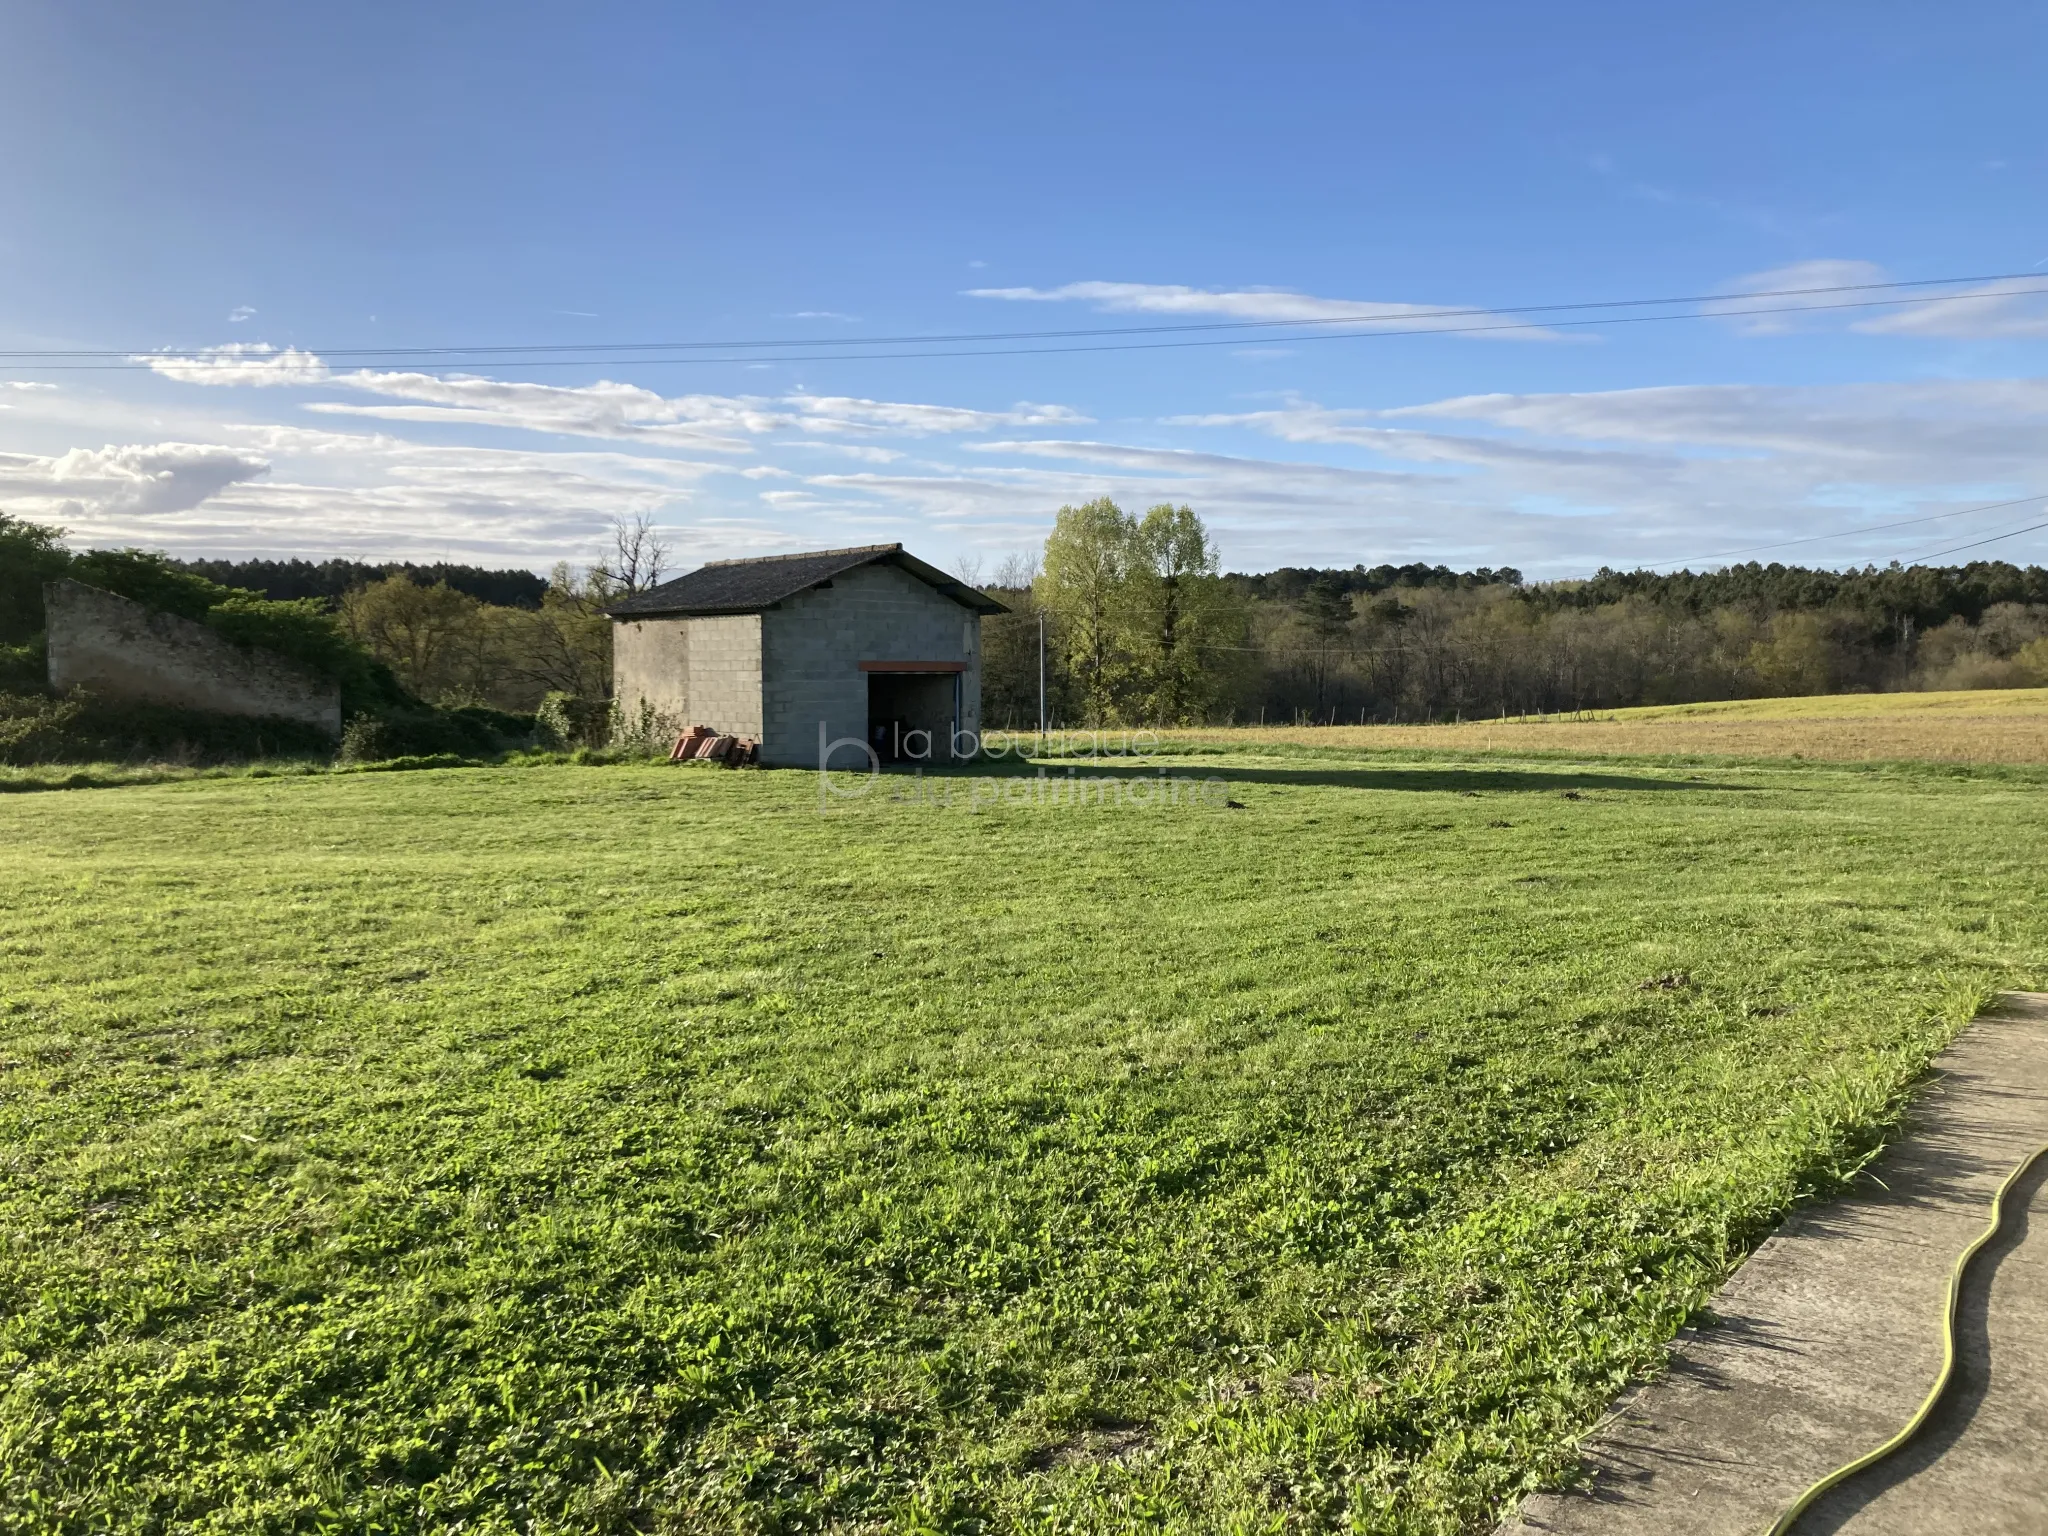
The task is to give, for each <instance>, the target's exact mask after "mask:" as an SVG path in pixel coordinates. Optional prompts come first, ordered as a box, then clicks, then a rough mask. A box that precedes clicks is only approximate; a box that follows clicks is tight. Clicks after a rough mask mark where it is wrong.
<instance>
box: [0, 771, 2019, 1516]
mask: <svg viewBox="0 0 2048 1536" xmlns="http://www.w3.org/2000/svg"><path fill="white" fill-rule="evenodd" d="M1205 763H1206V766H1203V767H1202V768H1200V769H1198V770H1195V771H1199V772H1203V773H1214V772H1219V771H1220V772H1223V773H1226V774H1228V775H1229V776H1230V780H1231V783H1230V789H1229V793H1230V794H1231V795H1232V796H1234V797H1235V798H1236V799H1237V800H1238V801H1239V802H1241V808H1225V807H1221V806H1216V805H1212V804H1206V803H1198V804H1195V805H1181V806H1168V807H1156V806H1154V807H1144V806H1138V805H1132V804H1122V805H1118V804H1111V805H1085V806H1080V807H1076V806H1070V805H1068V806H1053V805H1039V804H1036V803H1024V804H1009V803H1005V804H1001V805H996V804H990V803H984V804H982V805H981V807H980V808H979V809H973V808H970V806H971V804H972V802H971V799H970V792H971V791H972V789H973V786H974V782H975V781H965V780H963V781H955V783H954V786H953V787H954V790H955V794H954V803H953V804H952V805H950V806H948V805H945V804H943V803H932V802H930V801H923V802H920V801H916V800H912V801H904V802H896V801H891V800H889V799H888V798H886V796H884V795H880V794H878V795H876V796H874V797H871V798H869V799H866V800H845V801H836V800H835V801H833V802H831V803H830V804H829V805H828V806H827V808H826V810H825V812H824V813H823V814H821V811H820V800H819V794H818V785H817V781H816V777H815V776H814V775H807V774H802V773H731V772H720V771H717V770H699V769H688V768H684V769H673V768H656V767H645V768H639V767H606V768H596V767H527V768H505V769H494V770H457V771H444V772H415V773H393V774H353V775H313V776H306V777H296V778H275V779H262V778H217V779H195V780H190V781H186V782H178V783H166V784H158V785H152V786H143V787H133V788H120V789H93V790H78V791H71V792H51V793H29V794H11V795H6V796H4V797H0V848H4V849H5V850H6V853H5V857H4V859H0V1135H4V1148H5V1164H4V1175H0V1223H4V1236H5V1246H4V1257H0V1530H5V1531H9V1532H12V1531H30V1530H36V1531H40V1530H64V1531H89V1530H117V1531H121V1532H146V1531H179V1532H187V1531H207V1532H212V1531H237V1532H240V1531H307V1532H311V1531H348V1532H371V1531H379V1532H402V1531H440V1530H452V1529H460V1530H462V1531H465V1532H501V1531H531V1532H561V1533H565V1536H567V1533H578V1536H581V1533H592V1532H607V1531H620V1532H625V1531H636V1530H663V1531H668V1530H674V1531H684V1530H688V1531H696V1530H712V1531H750V1532H783V1531H800V1530H819V1529H829V1530H844V1531H853V1530H873V1531H880V1530H948V1531H954V1530H957V1531H986V1532H1008V1531H1044V1532H1052V1531H1070V1530H1089V1531H1104V1532H1108V1531H1123V1530H1129V1529H1133V1528H1153V1527H1157V1528H1163V1529H1173V1530H1181V1531H1203V1532H1207V1531H1263V1530H1282V1529H1286V1530H1333V1529H1361V1530H1371V1531H1441V1532H1451V1531H1477V1530H1483V1529H1485V1528H1486V1526H1487V1524H1488V1522H1489V1521H1490V1520H1491V1519H1492V1518H1494V1516H1495V1515H1496V1514H1497V1513H1498V1512H1499V1511H1500V1510H1501V1509H1502V1508H1503V1507H1504V1505H1505V1504H1506V1502H1508V1501H1509V1500H1511V1499H1512V1497H1513V1496H1514V1495H1515V1494H1516V1493H1517V1491H1518V1490H1520V1489H1522V1488H1525V1487H1528V1486H1532V1485H1533V1484H1534V1483H1536V1482H1537V1481H1539V1480H1542V1479H1546V1478H1549V1479H1554V1478H1556V1477H1557V1476H1559V1475H1560V1474H1561V1473H1562V1472H1563V1471H1564V1470H1565V1469H1567V1468H1568V1467H1569V1466H1570V1465H1571V1463H1572V1455H1571V1441H1572V1437H1573V1436H1574V1435H1575V1434H1576V1433H1578V1432H1580V1431H1583V1430H1584V1429H1585V1428H1586V1427H1587V1426H1588V1425H1589V1424H1591V1423H1592V1422H1593V1420H1594V1419H1595V1418H1596V1417H1597V1416H1598V1415H1599V1413H1600V1411H1601V1409H1602V1407H1603V1405H1604V1404H1605V1403H1606V1401H1607V1400H1608V1399H1609V1397H1610V1396H1611V1394H1612V1393H1613V1392H1614V1390H1615V1389H1616V1388H1617V1387H1618V1386H1619V1385H1620V1384H1621V1383H1622V1382H1623V1381H1624V1380H1625V1379H1626V1378H1628V1377H1629V1376H1630V1375H1631V1374H1633V1373H1640V1372H1643V1371H1646V1370H1650V1369H1654V1367H1655V1365H1656V1362H1657V1360H1658V1359H1659V1355H1660V1345H1661V1344H1662V1342H1663V1341H1664V1340H1666V1339H1667V1338H1668V1337H1669V1336H1670V1335H1671V1333H1672V1332H1673V1331H1674V1329H1675V1328H1676V1327H1677V1326H1678V1325H1679V1323H1680V1321H1681V1320H1682V1319H1683V1318H1684V1317H1685V1316H1686V1314H1687V1313H1688V1311H1689V1310H1691V1309H1692V1308H1693V1307H1695V1306H1696V1305H1697V1304H1698V1303H1699V1301H1700V1300H1701V1299H1702V1297H1703V1296H1704V1295H1705V1294H1707V1292H1708V1291H1709V1290H1711V1288H1712V1287H1713V1285H1714V1284H1715V1283H1716V1281H1717V1280H1718V1279H1719V1277H1721V1276H1722V1275H1723V1274H1724V1273H1725V1272H1726V1271H1727V1269H1728V1268H1729V1266H1730V1265H1731V1264H1732V1263H1733V1262H1734V1261H1735V1260H1736V1259H1737V1258H1738V1257H1739V1256H1740V1254H1741V1253H1742V1252H1743V1251H1744V1249H1745V1247H1746V1246H1749V1245H1752V1244H1754V1242H1755V1241H1757V1240H1758V1239H1759V1238H1760V1237H1761V1236H1762V1235H1763V1234H1764V1233H1765V1232H1766V1231H1768V1229H1769V1226H1770V1224H1771V1223H1772V1222H1774V1221H1775V1220H1776V1219H1777V1218H1778V1216H1779V1215H1780V1214H1781V1213H1782V1212H1783V1211H1784V1210H1785V1208H1786V1207H1787V1205H1788V1204H1789V1203H1790V1202H1791V1201H1792V1200H1794V1199H1795V1198H1797V1197H1798V1196H1799V1195H1800V1194H1801V1193H1802V1192H1807V1191H1811V1190H1815V1189H1825V1188H1828V1187H1829V1186H1830V1180H1832V1179H1835V1178H1838V1177H1839V1176H1840V1174H1841V1172H1842V1170H1844V1169H1845V1168H1847V1167H1850V1166H1852V1165H1853V1164H1854V1161H1855V1159H1856V1158H1857V1157H1858V1156H1860V1155H1862V1153H1864V1152H1866V1151H1867V1150H1868V1149H1869V1147H1870V1146H1871V1145H1872V1144H1873V1136H1874V1135H1875V1134H1876V1130H1877V1128H1878V1127H1879V1126H1881V1125H1882V1123H1883V1122H1884V1120H1885V1119H1886V1117H1887V1115H1888V1114H1890V1113H1891V1112H1892V1109H1893V1107H1894V1106H1895V1105H1896V1103H1897V1099H1898V1095H1899V1091H1900V1089H1901V1087H1902V1085H1903V1084H1905V1083H1906V1082H1908V1081H1909V1080H1910V1079H1911V1078H1912V1076H1913V1074H1914V1073H1915V1071H1916V1070H1917V1069H1918V1067H1919V1066H1920V1064H1921V1063H1922V1062H1923V1061H1924V1060H1925V1058H1926V1056H1927V1054H1928V1053H1929V1052H1930V1050H1932V1049H1933V1048H1934V1047H1936V1046H1938V1045H1939V1043H1940V1042H1941V1041H1942V1040H1944V1039H1945V1038H1946V1037H1947V1036H1948V1035H1949V1034H1951V1033H1952V1032H1953V1030H1954V1029H1955V1028H1956V1027H1957V1025H1958V1024H1960V1023H1961V1022H1962V1020H1963V1019H1964V1018H1966V1017H1967V1015H1968V1013H1969V1012H1970V1010H1971V1009H1972V1008H1973V1007H1974V1006H1975V1005H1976V1003H1977V1002H1978V1000H1979V999H1980V998H1981V997H1982V996H1983V994H1984V993H1985V992H1986V991H1987V990H1988V989H1991V988H1995V987H2000V986H2022V985H2036V986H2038V985H2041V984H2043V983H2044V982H2048V968H2044V963H2043V956H2044V949H2043V942H2042V941H2043V936H2044V930H2048V910H2044V907H2043V904H2042V903H2041V901H2040V900H2039V896H2040V880H2041V876H2040V871H2041V870H2042V869H2044V868H2048V821H2044V817H2043V815H2042V811H2041V797H2042V790H2043V787H2044V786H2048V771H2042V770H2027V769H2013V770H2004V771H1993V772H1989V773H1985V772H1979V773H1978V774H1977V775H1976V776H1974V777H1972V776H1970V775H1968V774H1967V772H1964V771H1956V772H1949V771H1937V770H1925V771H1921V770H1910V769H1903V770H1883V771H1877V770H1869V769H1864V770H1834V769H1828V768H1822V767H1817V766H1815V767H1805V768H1793V767H1786V768H1782V769H1773V768H1769V767H1753V766H1752V767H1742V768H1723V769H1686V768H1668V769H1666V768H1656V767H1640V766H1636V767H1625V766H1620V765H1614V764H1609V765H1606V766H1599V765H1591V764H1589V765H1586V766H1584V767H1576V766H1573V765H1569V764H1560V763H1557V762H1546V763H1542V764H1528V765H1519V766H1518V765H1516V764H1513V763H1506V762H1499V761H1496V762H1488V763H1473V764H1470V765H1466V766H1460V765H1458V764H1455V763H1438V764H1430V763H1423V762H1414V761H1410V762H1398V763H1397V762H1390V761H1380V762H1378V763H1375V762H1374V761H1372V760H1369V759H1363V758H1361V759H1358V760H1356V761H1355V762H1345V761H1343V760H1341V759H1337V758H1333V757H1332V756H1331V755H1329V754H1320V755H1317V756H1314V757H1305V756H1297V757H1286V756H1278V755H1276V756H1271V757H1266V758H1251V757H1241V758H1236V759H1217V758H1209V759H1206V760H1205ZM1219 763H1220V764H1221V766H1220V768H1219V766H1218V764H1219ZM1062 772H1063V770H1062ZM895 782H896V783H897V784H898V785H899V786H900V784H901V783H903V782H904V781H895ZM932 782H933V781H927V784H928V785H929V784H930V783H932ZM982 782H984V783H986V781H982ZM1154 782H1156V780H1155V781H1154ZM983 799H984V801H985V802H986V799H987V797H986V793H984V796H983Z"/></svg>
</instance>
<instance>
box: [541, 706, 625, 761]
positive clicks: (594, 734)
mask: <svg viewBox="0 0 2048 1536" xmlns="http://www.w3.org/2000/svg"><path fill="white" fill-rule="evenodd" d="M533 722H534V734H535V736H536V737H537V738H538V740H539V742H540V744H541V745H542V746H544V747H547V748H549V749H551V750H553V751H556V752H572V751H574V750H575V749H576V748H578V747H602V746H603V745H604V744H605V741H606V739H607V738H608V737H609V736H610V735H611V725H612V721H611V706H610V705H609V704H608V703H606V701H605V700H603V699H582V698H578V697H576V695H574V694H570V693H551V694H549V695H548V696H547V697H546V698H544V699H542V700H541V703H540V708H539V709H538V710H537V711H535V713H534V717H533Z"/></svg>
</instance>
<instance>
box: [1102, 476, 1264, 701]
mask: <svg viewBox="0 0 2048 1536" xmlns="http://www.w3.org/2000/svg"><path fill="white" fill-rule="evenodd" d="M1217 570H1218V558H1217V553H1216V547H1215V545H1214V544H1213V543H1212V542H1211V541H1210V538H1209V530H1208V529H1207V528H1205V527H1204V526H1203V525H1202V520H1201V519H1200V518H1199V517H1197V516H1195V513H1194V509H1193V508H1192V507H1175V506H1171V505H1163V504H1162V505H1160V506H1156V507H1154V508H1152V510H1151V511H1149V512H1147V513H1146V514H1145V516H1144V518H1143V520H1142V521H1141V522H1139V523H1138V525H1137V528H1136V530H1135V532H1134V534H1133V536H1132V540H1131V562H1130V576H1129V594H1128V602H1127V603H1126V605H1125V612H1126V614H1127V616H1128V620H1129V633H1128V635H1127V646H1128V649H1129V650H1130V652H1131V654H1132V655H1133V656H1134V657H1135V658H1136V661H1137V667H1138V673H1139V679H1138V680H1139V682H1140V684H1141V685H1142V689H1143V694H1142V698H1141V699H1140V700H1139V701H1138V702H1139V703H1140V705H1141V708H1142V711H1143V713H1144V714H1145V715H1147V716H1148V717H1149V718H1150V719H1152V720H1154V721H1156V722H1159V723H1161V724H1165V725H1179V724H1184V723H1187V722H1189V721H1193V720H1199V719H1201V718H1202V717H1203V715H1204V714H1206V713H1207V711H1208V710H1209V708H1210V706H1211V705H1213V704H1214V703H1215V701H1216V699H1217V698H1218V696H1219V695H1220V694H1221V692H1222V691H1223V689H1224V688H1225V687H1226V685H1227V684H1228V682H1229V680H1230V676H1231V673H1232V672H1233V671H1234V670H1235V667H1234V666H1233V664H1232V653H1231V651H1230V650H1229V649H1228V648H1231V647H1238V646H1241V645H1242V644H1243V640H1244V634H1245V616H1244V603H1243V600H1242V599H1241V598H1240V597H1239V596H1238V595H1237V593H1236V592H1234V591H1233V590H1232V589H1231V588H1229V587H1227V586H1226V585H1225V584H1224V582H1223V580H1222V578H1221V577H1220V576H1219V575H1218V574H1217Z"/></svg>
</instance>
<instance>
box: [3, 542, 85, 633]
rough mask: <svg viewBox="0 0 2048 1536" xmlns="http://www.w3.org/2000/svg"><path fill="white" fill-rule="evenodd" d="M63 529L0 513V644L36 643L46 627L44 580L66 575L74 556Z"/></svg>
mask: <svg viewBox="0 0 2048 1536" xmlns="http://www.w3.org/2000/svg"><path fill="white" fill-rule="evenodd" d="M63 536H64V531H63V530H62V529H61V528H46V527H44V526H43V525H42V524H41V523H30V522H24V521H23V520H22V519H20V518H18V517H9V516H8V515H7V514H6V513H5V512H0V645H4V646H20V645H27V644H29V643H31V642H33V641H34V640H35V638H36V636H37V635H39V634H40V633H41V632H42V629H43V583H44V582H46V581H54V580H55V579H56V578H57V577H59V576H61V575H63V574H64V567H65V566H66V565H67V564H68V563H69V562H70V560H71V555H70V553H69V552H68V551H67V550H66V549H65V548H64V545H63V543H62V540H63Z"/></svg>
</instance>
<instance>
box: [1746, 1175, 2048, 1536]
mask: <svg viewBox="0 0 2048 1536" xmlns="http://www.w3.org/2000/svg"><path fill="white" fill-rule="evenodd" d="M2043 1153H2048V1143H2044V1144H2042V1145H2041V1146H2038V1147H2036V1148H2034V1150H2033V1151H2031V1152H2029V1153H2028V1154H2027V1155H2026V1156H2025V1157H2023V1158H2021V1159H2020V1163H2019V1166H2018V1167H2017V1168H2015V1169H2013V1171H2012V1172H2011V1173H2009V1174H2007V1175H2006V1176H2005V1182H2003V1183H2002V1184H2000V1185H1999V1186H1998V1193H1996V1194H1995V1195H1993V1196H1992V1197H1991V1224H1990V1225H1989V1226H1987V1227H1986V1228H1985V1229H1984V1230H1983V1231H1982V1232H1979V1233H1978V1234H1977V1237H1976V1240H1975V1241H1974V1242H1972V1243H1971V1244H1970V1246H1969V1247H1967V1248H1965V1249H1964V1250H1963V1251H1962V1252H1961V1253H1959V1254H1957V1255H1956V1262H1955V1265H1954V1267H1953V1268H1951V1269H1950V1270H1949V1272H1948V1299H1947V1300H1946V1301H1945V1302H1944V1303H1943V1304H1942V1313H1941V1373H1940V1374H1939V1375H1938V1376H1936V1377H1935V1378H1934V1385H1933V1386H1932V1387H1930V1388H1928V1390H1927V1396H1926V1397H1925V1398H1923V1399H1922V1400H1921V1403H1920V1406H1919V1408H1917V1409H1916V1410H1914V1413H1913V1417H1912V1418H1910V1419H1908V1420H1906V1425H1905V1428H1903V1429H1901V1430H1900V1431H1899V1432H1898V1433H1897V1434H1896V1435H1893V1436H1892V1437H1891V1439H1889V1440H1887V1441H1885V1443H1884V1444H1883V1445H1880V1446H1879V1447H1878V1448H1877V1449H1876V1450H1874V1451H1865V1452H1864V1453H1863V1454H1862V1455H1861V1456H1858V1457H1857V1458H1856V1459H1855V1460H1854V1461H1851V1462H1847V1463H1845V1464H1844V1465H1842V1466H1839V1467H1837V1468H1835V1470H1834V1471H1832V1472H1830V1473H1829V1474H1828V1475H1827V1476H1826V1477H1824V1478H1822V1479H1821V1480H1820V1481H1819V1482H1817V1483H1815V1484H1814V1485H1813V1486H1812V1487H1811V1488H1809V1489H1807V1490H1806V1492H1804V1493H1802V1494H1801V1495H1799V1497H1798V1498H1797V1499H1796V1500H1794V1501H1793V1503H1792V1505H1791V1506H1790V1507H1789V1508H1788V1509H1787V1510H1786V1511H1785V1512H1784V1513H1783V1514H1782V1515H1780V1516H1778V1518H1777V1519H1776V1520H1775V1521H1773V1522H1772V1524H1771V1528H1770V1530H1769V1531H1768V1532H1766V1533H1765V1536H1786V1533H1787V1532H1788V1531H1790V1530H1791V1529H1792V1527H1793V1526H1794V1525H1796V1524H1798V1523H1799V1517H1800V1516H1801V1515H1803V1514H1805V1513H1806V1511H1807V1510H1808V1509H1809V1508H1810V1507H1811V1506H1812V1505H1813V1502H1814V1501H1815V1500H1816V1499H1818V1498H1819V1497H1820V1496H1821V1495H1822V1494H1824V1493H1826V1492H1827V1491H1828V1490H1829V1489H1830V1488H1833V1487H1835V1486H1837V1485H1838V1484H1841V1483H1844V1482H1847V1481H1848V1480H1849V1479H1850V1478H1852V1477H1854V1476H1855V1475H1856V1474H1857V1473H1858V1472H1861V1471H1863V1470H1864V1468H1866V1467H1874V1466H1876V1465H1877V1464H1878V1463H1879V1462H1880V1461H1883V1460H1884V1459H1885V1457H1887V1456H1889V1455H1891V1453H1892V1452H1894V1451H1896V1450H1897V1449H1899V1447H1900V1446H1902V1445H1904V1444H1905V1443H1906V1442H1907V1441H1909V1440H1911V1439H1912V1438H1913V1437H1914V1436H1915V1435H1917V1434H1919V1433H1920V1431H1921V1429H1922V1428H1923V1427H1924V1426H1925V1425H1926V1423H1927V1420H1928V1418H1929V1417H1930V1416H1931V1415H1932V1414H1933V1412H1934V1405H1935V1404H1936V1403H1938V1402H1940V1401H1941V1395H1942V1393H1944V1392H1946V1391H1947V1390H1948V1384H1949V1381H1950V1379H1951V1378H1953V1377H1954V1375H1955V1373H1956V1304H1957V1302H1958V1301H1959V1300H1960V1299H1961V1297H1962V1292H1963V1271H1965V1270H1966V1269H1968V1268H1969V1267H1970V1260H1972V1259H1974V1258H1975V1257H1976V1256H1977V1253H1978V1251H1979V1250H1980V1249H1981V1248H1983V1246H1984V1245H1985V1244H1986V1243H1988V1242H1990V1241H1991V1239H1992V1238H1994V1237H1996V1236H1997V1235H1998V1228H1999V1226H2000V1224H2001V1223H2003V1222H2004V1220H2005V1196H2006V1192H2007V1191H2008V1190H2010V1189H2011V1188H2012V1187H2013V1185H2015V1184H2017V1183H2018V1182H2019V1181H2020V1176H2021V1175H2022V1174H2024V1173H2025V1172H2026V1171H2027V1170H2028V1169H2029V1168H2031V1167H2033V1166H2034V1160H2035V1159H2036V1158H2038V1157H2040V1156H2041V1155H2042V1154H2043Z"/></svg>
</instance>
